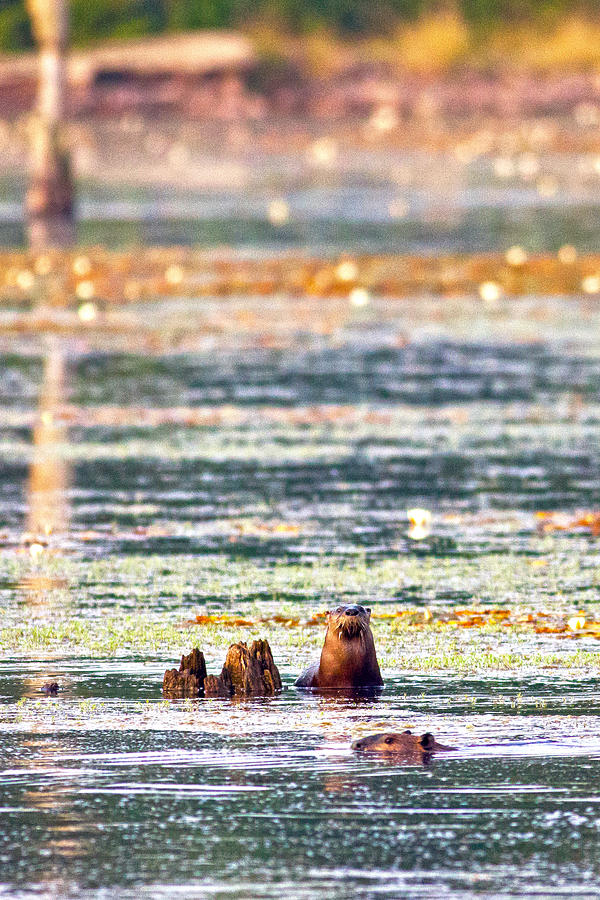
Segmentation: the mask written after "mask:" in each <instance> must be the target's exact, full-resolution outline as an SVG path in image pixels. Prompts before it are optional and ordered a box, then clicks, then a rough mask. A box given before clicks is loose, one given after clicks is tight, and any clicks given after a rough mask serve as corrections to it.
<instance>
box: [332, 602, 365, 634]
mask: <svg viewBox="0 0 600 900" xmlns="http://www.w3.org/2000/svg"><path fill="white" fill-rule="evenodd" d="M370 619H371V610H370V609H368V608H367V607H365V606H360V605H359V604H356V605H352V606H345V605H344V606H336V608H335V609H332V610H331V611H330V612H329V613H328V618H327V632H328V634H336V635H337V636H338V637H339V638H341V639H346V640H351V639H352V638H355V637H360V635H361V634H364V632H366V631H368V630H369V621H370Z"/></svg>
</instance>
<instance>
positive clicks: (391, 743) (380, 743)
mask: <svg viewBox="0 0 600 900" xmlns="http://www.w3.org/2000/svg"><path fill="white" fill-rule="evenodd" d="M352 749H353V750H359V751H360V752H361V753H384V754H386V755H391V754H394V755H395V756H404V757H409V758H415V759H421V758H423V757H426V756H429V755H430V754H432V753H439V752H440V751H443V750H456V747H447V746H446V745H445V744H438V742H437V741H436V739H435V738H434V736H433V735H432V734H431V732H429V731H427V732H426V733H425V734H422V735H421V736H419V735H417V734H413V733H412V732H411V731H403V732H402V734H399V733H396V732H393V731H388V732H384V733H383V734H370V735H369V736H368V737H364V738H360V740H358V741H354V743H353V744H352Z"/></svg>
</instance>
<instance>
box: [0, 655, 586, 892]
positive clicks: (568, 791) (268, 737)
mask: <svg viewBox="0 0 600 900" xmlns="http://www.w3.org/2000/svg"><path fill="white" fill-rule="evenodd" d="M67 665H68V664H67ZM145 678H146V676H145V674H144V671H143V666H142V665H140V667H139V673H138V676H137V679H134V680H132V681H130V684H129V687H128V689H127V697H126V698H125V700H124V701H120V700H115V701H111V702H110V703H108V704H107V703H103V701H102V697H103V694H104V688H103V684H102V679H101V677H100V678H99V680H98V681H97V682H96V696H97V706H96V707H95V708H91V707H88V708H87V709H86V711H85V712H83V711H82V710H81V708H79V709H78V708H77V701H76V700H75V698H73V699H70V700H65V701H63V707H66V709H63V710H61V709H59V708H58V705H57V704H58V701H51V704H50V705H44V706H43V708H42V712H41V713H35V712H33V716H34V719H35V717H36V716H37V717H38V721H39V724H40V726H41V727H42V728H45V727H46V725H44V724H43V723H46V722H49V721H50V717H51V716H56V720H57V724H56V725H55V726H54V729H53V733H52V734H51V735H49V736H43V737H42V736H40V737H36V736H34V737H31V736H30V737H27V738H25V740H24V739H23V733H26V732H27V730H28V725H27V722H26V719H27V716H29V715H32V713H24V715H25V717H26V719H22V720H21V721H20V722H19V721H18V718H17V719H16V720H15V721H14V727H12V728H10V729H8V730H3V731H2V733H1V737H0V743H1V747H2V759H3V769H2V771H1V772H0V781H1V783H2V788H3V817H2V826H0V853H2V855H3V860H4V865H3V872H2V881H3V883H4V884H5V885H8V884H10V885H13V887H14V888H20V889H21V891H22V892H23V893H24V894H27V895H29V894H30V893H33V892H34V891H35V892H37V891H40V892H42V893H43V892H44V891H46V892H47V894H48V895H52V891H53V890H54V891H55V890H56V889H57V888H56V885H58V884H60V885H61V896H62V895H63V893H62V892H64V895H65V896H81V893H78V892H85V895H86V896H87V895H89V896H97V897H100V896H103V892H104V891H106V889H107V887H109V886H110V888H111V892H112V893H114V894H115V895H116V896H118V897H133V896H137V895H139V894H136V891H138V892H139V891H140V890H142V888H141V887H140V885H142V886H143V890H144V891H145V892H147V893H148V894H149V895H152V896H155V895H156V896H173V895H178V894H179V893H182V894H186V896H188V895H189V896H197V897H205V896H213V895H214V896H221V895H226V894H228V893H230V892H234V893H235V895H236V896H242V897H251V896H259V897H275V896H276V895H277V894H278V891H280V890H281V883H282V881H283V882H285V883H286V884H287V885H288V887H287V890H288V892H289V893H290V896H292V897H296V896H303V893H302V892H303V891H306V892H307V893H306V895H307V896H316V895H319V896H325V895H333V894H335V896H342V897H354V896H357V895H360V896H389V897H397V896H398V891H401V890H406V891H407V892H408V893H409V894H410V895H411V896H421V894H423V895H425V894H426V893H427V891H429V894H428V895H429V896H430V895H431V892H432V891H433V892H435V893H436V894H437V895H443V896H452V897H454V896H456V897H462V896H467V895H468V896H471V895H473V894H476V893H480V892H481V891H485V892H489V894H490V895H492V894H494V895H497V894H498V893H499V892H500V893H502V892H508V893H509V895H511V896H513V895H514V896H526V895H529V894H537V895H538V896H539V895H540V894H543V895H546V893H547V892H548V891H554V890H560V889H561V887H564V886H565V885H566V884H569V886H570V887H571V888H572V890H573V891H574V892H577V891H579V892H582V895H584V896H593V895H594V891H595V884H596V882H597V879H598V877H599V875H600V861H599V859H598V856H597V853H596V847H597V840H598V827H599V821H600V820H599V818H598V806H599V803H600V794H599V793H598V777H599V775H600V742H599V741H598V737H597V734H596V728H595V720H594V717H593V716H590V715H589V714H585V713H584V714H583V715H581V716H578V717H576V718H573V717H572V716H569V715H565V713H564V712H563V708H562V700H563V697H564V695H565V693H566V694H567V695H568V691H569V688H568V686H567V685H565V684H562V685H560V686H557V684H556V679H554V678H552V677H548V676H546V677H545V678H542V679H540V680H539V689H543V690H545V691H546V694H547V696H548V701H549V702H548V707H547V709H546V711H545V713H544V715H543V716H541V717H540V716H534V717H532V716H531V715H528V714H527V713H526V712H524V711H521V712H520V713H519V714H514V715H512V716H509V717H506V716H503V715H501V714H499V713H498V712H497V713H496V714H495V715H494V716H489V715H478V714H475V713H473V712H472V711H470V710H469V709H468V708H467V709H465V708H464V706H463V701H462V694H463V692H464V690H465V685H463V684H460V682H458V681H456V682H455V684H454V686H453V687H449V685H448V681H447V680H446V679H444V678H437V679H435V678H432V679H430V680H429V682H428V683H427V682H426V681H422V682H421V684H420V687H424V686H425V687H427V690H428V700H429V704H430V708H429V709H427V708H425V705H422V706H420V705H419V703H418V702H417V703H416V704H413V701H412V700H411V699H409V700H408V701H407V700H406V699H405V698H404V697H403V695H402V690H403V684H402V681H401V680H398V681H396V682H394V683H392V684H391V685H390V686H389V687H388V689H387V690H386V692H385V695H384V699H383V700H382V703H383V705H384V707H383V709H382V708H379V709H378V710H377V711H375V710H370V709H369V708H368V707H362V706H358V707H357V706H356V704H353V703H349V702H347V701H342V702H340V703H337V704H333V705H332V704H330V705H329V709H328V713H329V714H330V715H332V716H333V718H334V725H335V729H336V730H338V736H337V737H336V738H335V739H334V738H332V737H331V736H328V734H329V733H330V732H331V731H332V728H331V723H330V722H329V721H328V720H323V719H322V717H321V719H319V717H318V716H317V715H315V714H313V715H310V714H309V716H308V718H307V719H306V718H305V715H304V713H305V711H306V705H305V702H304V700H303V699H302V698H301V697H299V696H298V694H297V693H295V692H294V691H293V689H292V688H291V686H290V682H289V679H286V681H287V688H286V691H285V692H284V695H283V698H282V701H281V703H280V704H277V703H273V704H270V705H269V707H268V710H269V712H268V717H269V718H272V719H273V720H274V721H275V719H277V720H278V722H279V726H278V729H277V730H276V731H272V732H270V733H261V731H260V722H261V718H262V717H263V714H264V706H263V705H262V704H260V703H256V702H254V703H252V702H248V703H246V704H245V717H244V720H240V723H241V722H242V721H246V722H247V723H248V725H249V726H250V732H251V733H249V734H247V735H246V734H244V733H240V728H241V731H242V732H243V731H244V726H243V725H238V726H237V727H235V726H232V724H231V713H230V711H229V710H228V704H227V703H226V702H223V701H215V702H214V703H210V702H205V703H203V702H199V703H198V704H190V703H187V704H186V703H185V702H181V703H174V704H167V707H168V709H164V705H163V704H162V703H160V701H158V702H156V703H152V704H150V706H151V707H153V708H154V709H153V710H152V711H151V712H149V711H148V705H147V704H146V703H145V702H140V701H139V700H137V701H136V696H138V691H139V690H140V688H142V689H143V687H144V681H145ZM479 688H480V689H481V690H482V691H484V692H486V691H487V685H486V684H485V682H482V683H480V685H479ZM523 688H525V685H524V684H523V683H522V682H519V681H518V680H512V681H511V680H510V679H508V680H507V682H506V684H505V689H506V690H507V691H508V692H512V693H514V692H516V691H518V690H520V689H523ZM468 689H469V690H475V691H476V690H477V689H478V688H477V685H475V684H474V683H471V684H469V685H468ZM0 690H1V691H2V693H3V694H5V692H6V676H4V678H3V680H2V688H1V689H0ZM438 694H441V695H443V696H444V698H445V699H444V700H443V701H442V702H441V703H438V701H437V699H436V698H437V696H438ZM415 699H417V700H418V698H415ZM448 703H449V704H450V707H451V709H450V711H441V710H443V709H444V707H445V706H446V705H447V704H448ZM51 706H54V709H51ZM400 708H401V717H402V719H403V720H404V721H405V722H408V723H409V724H410V725H411V726H412V727H413V728H414V729H415V730H416V731H418V730H420V729H421V728H422V727H423V724H424V723H425V722H427V724H428V726H431V727H432V729H433V730H434V731H435V733H436V734H438V735H439V736H440V737H443V738H447V739H451V740H452V742H453V743H455V744H456V745H457V746H458V747H459V748H461V749H459V750H457V751H455V752H452V753H449V754H444V755H440V756H439V757H435V758H434V759H433V760H432V762H431V765H430V766H428V767H427V768H422V767H418V766H411V765H398V764H395V763H394V762H393V761H387V762H382V761H379V760H374V759H372V758H365V757H364V756H360V755H358V754H353V753H351V752H350V751H349V739H350V737H351V735H352V734H354V735H356V734H357V730H358V729H364V730H366V729H371V730H373V723H374V722H376V721H378V720H379V721H380V720H381V718H382V717H383V718H385V719H387V721H388V722H390V721H392V722H394V724H395V723H396V722H398V721H399V713H400ZM132 713H133V716H134V717H135V718H137V719H138V722H137V723H136V724H135V725H134V723H133V720H132V718H131V716H132ZM309 713H310V710H309ZM65 714H66V715H67V719H68V718H69V717H70V716H71V715H72V716H73V718H72V720H71V721H72V724H71V725H70V724H69V722H68V720H65V719H64V716H65ZM124 715H125V719H123V716H124ZM147 716H150V717H151V718H147V719H146V725H143V724H142V722H141V721H139V720H140V719H144V717H147ZM78 717H79V718H83V717H85V718H86V719H88V727H86V728H85V729H84V730H81V729H79V728H78V727H77V723H76V720H77V718H78ZM161 717H164V720H163V725H164V727H159V728H157V727H156V725H158V723H159V722H160V720H161ZM376 717H378V719H377V718H376ZM153 718H154V722H153V721H152V719H153ZM190 720H192V721H193V724H190ZM111 721H112V724H110V723H111ZM124 721H125V722H127V725H126V727H125V728H123V724H124ZM219 722H220V723H221V726H223V728H224V729H225V730H224V731H221V730H219V728H217V730H215V731H211V730H210V729H211V728H214V727H215V726H216V725H218V723H219ZM61 723H62V724H61ZM203 723H205V725H206V726H208V728H209V730H206V727H204V725H203ZM228 723H229V724H228ZM299 723H303V725H302V726H301V728H300V730H298V724H299ZM140 726H141V727H140ZM558 730H560V731H561V732H562V735H563V740H562V742H561V741H559V742H554V741H553V740H552V736H553V734H555V733H556V732H557V731H558ZM569 734H570V737H568V735H569ZM524 735H530V736H531V738H530V739H529V740H523V736H524ZM34 810H35V813H34V814H33V815H32V813H33V812H34ZM9 840H10V843H9ZM349 845H351V846H352V862H351V863H349V856H348V847H349ZM15 846H18V847H19V851H18V852H15V850H14V849H12V848H14V847H15ZM516 859H518V860H519V865H518V866H516V865H515V860H516ZM207 885H208V887H207ZM296 885H298V887H296ZM300 886H301V887H300ZM309 888H310V891H309ZM586 891H587V892H588V893H586ZM311 892H312V893H311Z"/></svg>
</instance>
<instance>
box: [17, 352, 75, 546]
mask: <svg viewBox="0 0 600 900" xmlns="http://www.w3.org/2000/svg"><path fill="white" fill-rule="evenodd" d="M46 343H47V349H46V353H45V357H44V368H43V375H42V384H41V386H40V394H39V405H38V410H37V415H36V422H35V425H34V428H33V454H32V459H31V464H30V467H29V478H28V483H27V522H26V530H27V532H28V534H29V535H30V536H31V540H37V541H43V540H45V539H47V538H48V537H49V536H50V535H52V534H59V535H62V534H65V533H66V532H67V531H68V527H69V506H68V490H69V486H70V485H69V481H70V468H71V466H70V463H69V460H68V457H67V454H66V453H65V444H66V443H67V441H68V428H67V425H66V423H65V422H64V420H63V419H62V418H61V416H60V407H61V406H62V404H64V403H65V400H66V387H67V385H66V382H67V373H66V370H67V361H66V359H65V351H64V349H63V347H62V345H61V343H60V340H59V339H56V338H52V337H48V338H46Z"/></svg>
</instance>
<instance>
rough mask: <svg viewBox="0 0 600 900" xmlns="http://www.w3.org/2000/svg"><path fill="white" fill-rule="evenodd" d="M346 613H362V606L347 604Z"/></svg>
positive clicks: (350, 614) (348, 614)
mask: <svg viewBox="0 0 600 900" xmlns="http://www.w3.org/2000/svg"><path fill="white" fill-rule="evenodd" d="M344 613H345V614H346V615H347V616H359V615H360V607H358V606H347V607H346V609H345V610H344Z"/></svg>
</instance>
